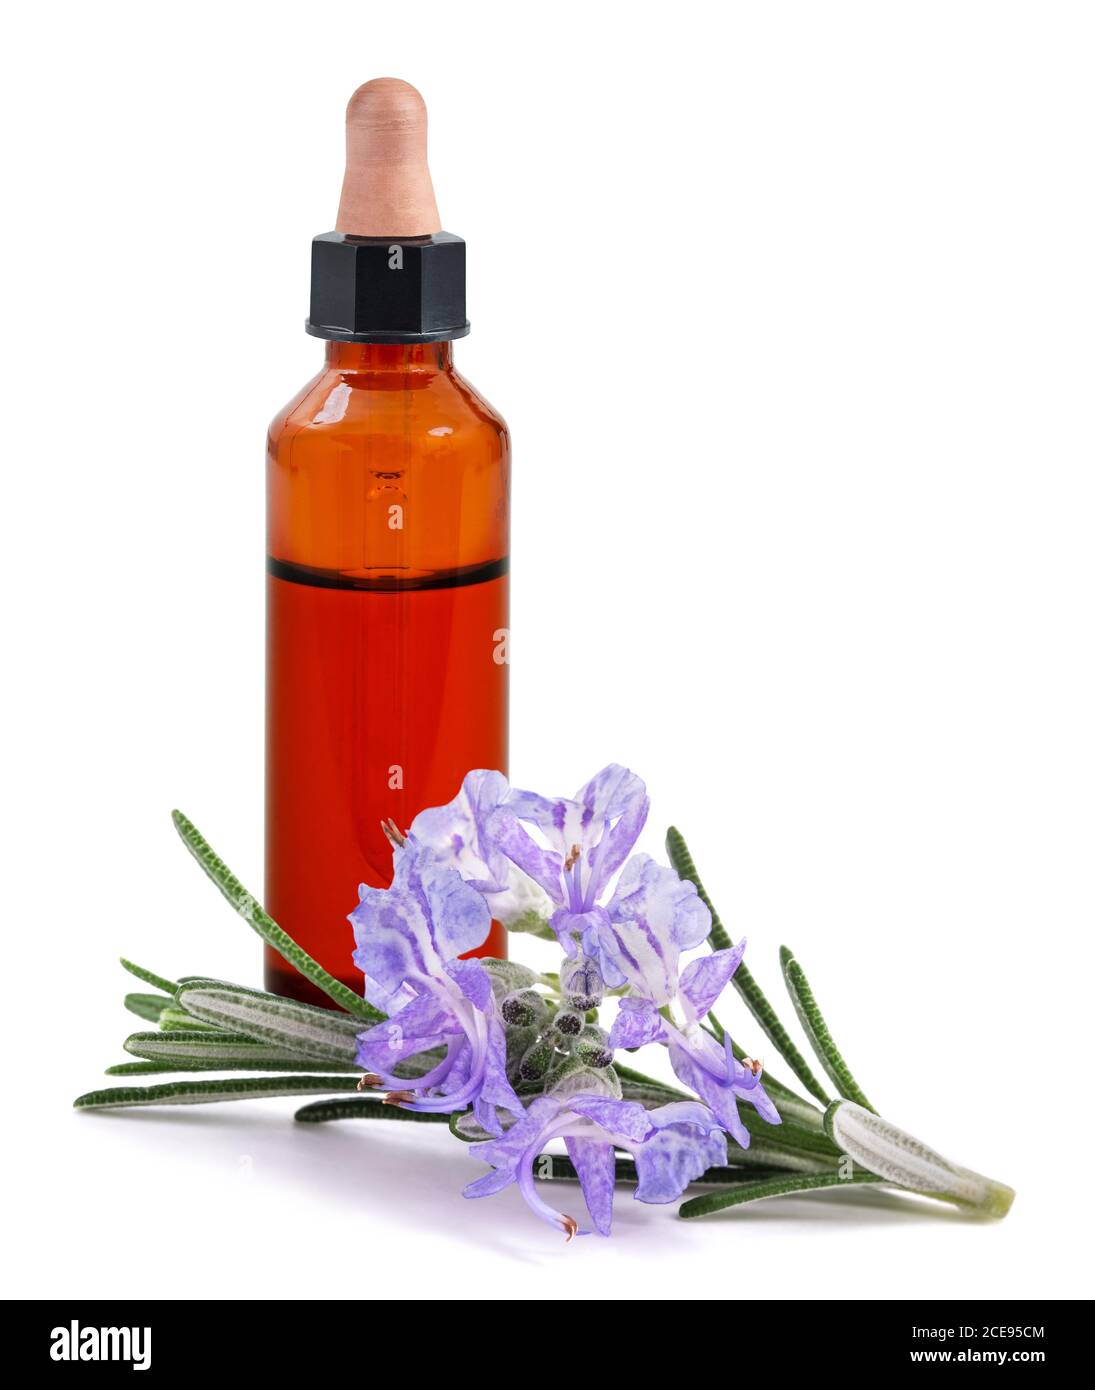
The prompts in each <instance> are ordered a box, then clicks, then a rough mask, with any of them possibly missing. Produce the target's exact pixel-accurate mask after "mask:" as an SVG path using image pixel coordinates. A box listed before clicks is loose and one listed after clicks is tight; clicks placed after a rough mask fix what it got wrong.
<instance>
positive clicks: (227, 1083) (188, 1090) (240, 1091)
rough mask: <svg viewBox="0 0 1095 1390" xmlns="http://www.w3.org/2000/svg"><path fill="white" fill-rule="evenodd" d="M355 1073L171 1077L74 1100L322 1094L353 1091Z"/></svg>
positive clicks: (103, 1104) (87, 1105) (95, 1105)
mask: <svg viewBox="0 0 1095 1390" xmlns="http://www.w3.org/2000/svg"><path fill="white" fill-rule="evenodd" d="M356 1089H357V1078H356V1077H353V1076H235V1077H230V1078H228V1079H226V1080H223V1081H168V1082H165V1083H164V1084H163V1085H161V1086H110V1087H108V1088H107V1089H106V1090H103V1091H88V1092H87V1094H86V1095H83V1096H77V1097H76V1099H75V1100H74V1101H73V1102H72V1104H73V1106H74V1107H75V1109H77V1110H107V1109H116V1108H121V1107H124V1106H134V1105H203V1104H205V1103H207V1102H210V1101H220V1100H260V1099H263V1098H268V1097H271V1096H306V1095H316V1094H318V1095H322V1094H323V1093H324V1092H330V1091H353V1090H356Z"/></svg>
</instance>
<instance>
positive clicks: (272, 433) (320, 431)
mask: <svg viewBox="0 0 1095 1390" xmlns="http://www.w3.org/2000/svg"><path fill="white" fill-rule="evenodd" d="M301 434H307V435H314V436H315V437H316V439H315V442H316V443H319V442H320V441H321V440H322V439H323V438H324V437H327V438H330V439H332V440H334V439H336V438H340V439H345V437H346V436H348V435H354V434H362V435H373V436H377V435H388V434H397V435H399V436H400V437H402V438H403V439H406V438H407V437H408V435H410V436H413V435H421V436H422V439H423V442H424V443H428V442H429V441H430V440H433V439H437V438H447V439H448V440H449V441H450V442H452V443H455V442H457V440H463V441H466V442H474V441H476V440H478V441H480V442H483V441H485V440H487V439H491V440H496V441H498V446H500V447H501V448H503V449H508V442H509V429H508V427H507V425H506V422H505V420H504V419H503V418H502V416H501V415H500V414H499V412H498V411H497V410H496V409H495V408H494V407H493V406H492V405H491V404H490V402H489V401H488V400H487V399H486V397H484V396H483V395H482V394H481V393H480V392H479V391H478V390H477V389H476V388H475V387H474V386H473V385H472V384H471V382H469V381H468V380H467V379H466V378H464V377H462V376H460V375H459V373H457V372H455V371H449V372H421V373H418V372H402V373H394V372H392V373H384V372H342V371H338V370H332V369H325V370H323V371H321V372H319V373H317V375H316V376H314V377H313V378H312V379H311V380H310V381H309V382H308V383H307V384H306V385H305V386H304V387H302V388H301V390H300V391H298V392H297V394H296V395H295V396H293V398H292V399H291V400H290V401H289V402H288V403H287V404H286V405H285V406H284V407H283V408H282V409H281V410H280V411H278V413H277V415H275V416H274V418H273V420H272V421H271V423H270V430H269V437H270V443H271V446H275V445H276V444H278V443H279V442H280V441H281V440H282V439H283V438H284V437H285V436H286V435H293V436H299V435H301Z"/></svg>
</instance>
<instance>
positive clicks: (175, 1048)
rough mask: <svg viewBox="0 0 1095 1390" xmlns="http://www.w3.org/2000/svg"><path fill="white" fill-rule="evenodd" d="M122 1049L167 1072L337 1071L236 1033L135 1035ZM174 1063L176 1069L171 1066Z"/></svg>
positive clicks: (346, 1064)
mask: <svg viewBox="0 0 1095 1390" xmlns="http://www.w3.org/2000/svg"><path fill="white" fill-rule="evenodd" d="M125 1050H126V1051H127V1052H130V1053H132V1054H133V1056H134V1057H140V1058H142V1059H144V1060H145V1061H148V1062H156V1063H158V1064H159V1065H160V1066H161V1067H163V1068H165V1069H166V1070H168V1071H172V1070H174V1071H191V1070H194V1071H198V1070H202V1071H234V1070H236V1069H240V1070H244V1071H330V1070H331V1069H332V1068H333V1069H335V1070H339V1069H340V1064H339V1062H338V1061H334V1062H332V1061H331V1060H330V1059H323V1060H317V1061H315V1062H311V1061H309V1060H308V1058H306V1057H300V1056H298V1055H297V1054H295V1053H293V1052H289V1051H287V1050H286V1049H285V1048H277V1047H270V1046H269V1045H268V1044H266V1043H263V1042H256V1041H255V1040H254V1039H253V1038H246V1037H241V1036H240V1035H239V1034H238V1033H214V1032H208V1033H199V1032H194V1031H191V1030H190V1029H179V1030H178V1031H176V1032H167V1033H164V1032H160V1033H134V1034H133V1035H132V1036H131V1037H128V1038H126V1040H125ZM172 1063H175V1064H176V1065H175V1066H172V1065H171V1064H172ZM342 1067H343V1068H344V1069H345V1070H346V1071H353V1072H355V1073H356V1074H357V1075H359V1076H360V1074H361V1069H360V1067H355V1066H353V1065H352V1062H350V1061H345V1060H344V1061H343V1063H342Z"/></svg>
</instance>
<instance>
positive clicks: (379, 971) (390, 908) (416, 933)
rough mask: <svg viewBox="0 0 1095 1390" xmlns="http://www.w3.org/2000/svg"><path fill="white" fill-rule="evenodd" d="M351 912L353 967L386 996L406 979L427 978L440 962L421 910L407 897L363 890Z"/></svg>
mask: <svg viewBox="0 0 1095 1390" xmlns="http://www.w3.org/2000/svg"><path fill="white" fill-rule="evenodd" d="M360 893H361V901H360V903H358V905H357V907H356V908H355V909H354V911H353V912H351V913H350V921H351V922H352V923H353V928H354V938H355V940H356V941H357V950H356V951H354V964H355V965H356V966H357V968H358V969H359V970H361V971H362V972H363V973H364V974H365V975H366V976H367V977H368V978H370V979H372V980H375V981H376V983H377V985H378V986H379V987H380V989H381V990H383V991H384V992H385V993H386V994H387V995H389V996H391V995H394V994H395V993H396V992H397V991H398V990H399V989H400V988H401V986H402V985H403V984H404V982H405V981H407V980H416V981H423V980H427V979H429V977H430V975H431V973H432V971H433V970H434V969H435V968H436V966H437V965H439V964H440V962H439V961H438V960H437V955H436V952H435V951H434V949H433V944H432V941H431V939H430V932H429V927H428V926H427V924H426V921H425V919H424V917H423V916H422V911H421V908H420V907H419V906H418V904H417V903H416V902H415V901H414V899H413V898H411V897H410V896H409V895H408V894H405V893H402V892H397V891H394V890H392V889H387V890H382V889H379V888H367V887H366V886H365V885H364V884H362V886H361V889H360Z"/></svg>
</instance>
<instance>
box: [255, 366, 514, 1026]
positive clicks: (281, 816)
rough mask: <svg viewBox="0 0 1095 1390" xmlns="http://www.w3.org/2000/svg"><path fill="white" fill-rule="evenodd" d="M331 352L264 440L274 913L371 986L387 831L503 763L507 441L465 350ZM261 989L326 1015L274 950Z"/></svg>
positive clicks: (346, 976)
mask: <svg viewBox="0 0 1095 1390" xmlns="http://www.w3.org/2000/svg"><path fill="white" fill-rule="evenodd" d="M326 353H327V361H326V366H325V369H324V370H323V371H322V372H321V373H320V374H319V376H317V377H316V378H315V380H314V381H312V382H310V383H309V385H308V386H307V387H306V388H305V389H304V391H303V392H302V393H301V395H299V396H298V397H297V398H296V400H294V401H293V402H292V403H291V404H290V405H289V406H288V407H287V408H286V409H285V410H284V411H282V413H281V414H280V415H279V416H278V417H277V419H276V420H275V421H274V423H273V425H272V427H271V429H270V436H269V444H268V472H267V478H268V494H267V517H268V546H267V551H268V558H267V571H268V573H267V581H266V582H267V773H266V776H267V784H266V896H265V901H266V906H267V909H268V910H269V911H270V913H271V914H272V916H273V917H274V919H275V920H276V921H277V922H279V923H280V924H281V925H282V926H283V927H285V929H286V930H287V931H288V932H289V933H290V934H291V935H292V936H293V937H294V938H295V939H296V940H297V941H298V942H299V943H300V944H301V945H302V946H303V947H304V948H305V949H306V950H307V951H309V952H310V953H311V954H312V955H313V956H315V957H316V959H317V960H319V961H320V962H321V963H322V964H323V965H324V966H325V967H326V968H327V969H328V970H330V971H331V973H332V974H334V975H335V976H337V978H339V979H340V980H343V981H344V982H345V983H346V984H349V985H351V986H352V987H354V988H355V989H359V990H360V988H361V986H362V977H361V975H360V973H359V972H358V971H357V969H356V968H355V966H354V965H353V962H352V959H351V952H352V949H353V938H352V932H351V929H350V927H349V924H348V923H347V921H346V915H347V913H348V912H350V911H351V910H352V909H353V908H354V906H355V905H356V903H357V885H358V884H359V883H362V882H364V883H368V884H371V885H372V886H374V887H385V886H387V884H388V883H389V882H390V881H391V865H392V854H391V846H390V845H389V844H388V842H387V840H386V839H385V837H384V834H383V832H382V830H381V822H382V820H384V819H386V818H388V817H391V818H392V819H393V820H394V821H395V823H396V825H397V826H399V827H401V828H404V829H405V828H406V827H407V826H408V825H409V824H410V822H411V820H412V819H413V817H414V816H415V814H416V813H417V812H418V811H419V810H421V809H422V808H423V807H425V806H434V805H440V804H442V803H443V802H445V801H448V800H450V799H451V798H452V797H453V796H454V795H455V793H456V791H457V790H458V788H459V785H460V781H461V778H462V777H463V775H464V773H465V772H467V771H468V770H469V769H470V768H475V767H489V768H498V769H499V770H501V771H505V770H506V754H507V747H506V742H507V674H508V667H507V660H508V622H509V616H508V607H509V579H508V567H509V439H508V434H507V431H506V426H505V424H504V422H503V421H502V420H501V418H500V417H499V416H498V415H497V414H495V412H494V411H493V410H492V409H491V407H490V406H489V405H488V404H487V403H486V401H484V400H483V398H482V397H481V396H479V395H478V394H477V393H476V392H475V391H474V390H473V389H472V387H471V386H469V385H468V383H467V382H466V381H464V380H463V379H462V378H461V377H460V376H458V375H457V373H456V372H455V371H454V370H453V347H452V343H451V342H434V343H425V344H405V343H395V344H390V343H389V344H379V343H358V342H328V343H327V347H326ZM502 937H503V933H501V931H500V929H499V928H498V927H497V926H496V927H495V928H494V930H493V931H492V933H491V940H490V941H488V942H487V943H486V945H485V947H484V952H485V953H489V954H492V955H503V954H504V953H505V943H504V940H503V939H502ZM266 984H267V988H268V989H271V990H273V991H275V992H276V993H279V994H287V995H291V996H293V997H295V998H298V999H307V1000H310V1001H312V1002H316V1003H323V1002H325V1001H324V1000H323V998H322V997H321V996H320V995H319V994H318V992H317V991H315V990H313V988H312V986H311V985H309V984H308V982H307V981H305V980H304V979H303V978H302V977H300V976H299V975H297V974H296V972H295V971H293V970H292V969H291V968H290V967H289V966H288V965H286V963H285V962H284V961H283V960H282V959H281V957H280V956H278V955H277V954H276V953H274V952H272V951H270V950H267V957H266Z"/></svg>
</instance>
